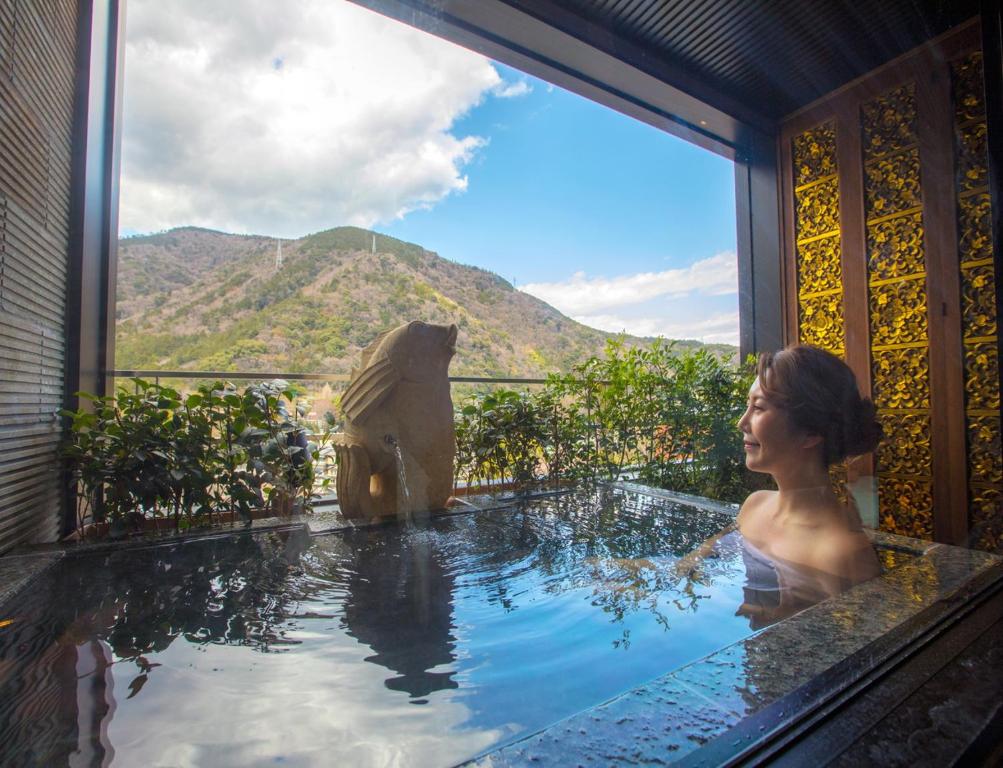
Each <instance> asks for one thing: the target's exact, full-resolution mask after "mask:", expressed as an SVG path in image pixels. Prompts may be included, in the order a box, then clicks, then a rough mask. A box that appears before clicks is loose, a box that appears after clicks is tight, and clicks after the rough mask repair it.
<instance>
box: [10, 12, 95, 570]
mask: <svg viewBox="0 0 1003 768" xmlns="http://www.w3.org/2000/svg"><path fill="white" fill-rule="evenodd" d="M77 13H78V9H77V4H76V2H74V1H73V0H53V2H46V3H35V2H31V1H30V0H0V551H3V550H6V549H9V548H11V547H13V546H15V545H17V544H19V543H22V542H28V541H39V540H52V539H54V538H55V537H56V535H57V532H58V528H59V524H60V517H61V515H60V509H59V507H60V484H59V477H60V462H59V457H58V443H59V440H60V438H61V431H60V422H59V419H58V412H59V410H60V408H61V407H62V402H63V396H64V391H63V390H64V366H65V337H66V333H65V331H66V327H65V325H66V321H65V316H66V289H67V268H68V251H69V220H70V197H71V189H70V174H71V142H72V138H73V134H72V131H73V118H74V111H73V110H74V103H73V100H74V76H75V62H76V28H77Z"/></svg>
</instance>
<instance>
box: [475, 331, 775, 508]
mask: <svg viewBox="0 0 1003 768" xmlns="http://www.w3.org/2000/svg"><path fill="white" fill-rule="evenodd" d="M753 375H754V374H753V372H752V368H751V366H750V365H748V364H746V365H743V366H739V367H734V366H730V365H727V364H725V363H723V362H721V360H720V359H719V358H718V357H716V356H714V355H713V354H711V353H710V352H708V351H706V350H703V349H701V350H697V351H695V352H694V351H689V350H678V349H677V347H676V346H675V345H674V344H673V343H667V344H666V343H662V342H655V343H654V344H653V345H652V346H651V347H647V348H642V347H626V346H624V345H623V344H622V343H620V342H617V341H611V342H609V343H608V344H607V347H606V352H605V355H603V356H602V357H592V358H589V359H588V360H586V361H585V362H584V363H581V364H579V365H576V366H574V368H573V369H572V371H571V373H569V374H566V375H552V376H550V377H549V378H548V380H547V383H546V385H545V386H544V387H543V388H542V389H540V390H537V391H536V392H534V393H532V394H528V393H523V392H516V391H514V390H496V391H494V392H491V393H476V394H473V395H471V396H470V397H468V398H467V399H466V400H464V401H463V403H462V404H461V407H460V408H459V410H458V411H457V414H456V422H455V423H456V438H457V459H456V479H457V481H459V480H460V479H463V480H465V481H466V482H467V483H469V484H480V483H483V482H485V481H487V482H491V481H500V480H505V481H508V482H514V483H515V484H516V485H518V486H524V485H527V484H530V483H533V482H541V481H550V482H560V481H566V480H579V479H590V480H616V479H618V478H621V477H623V476H625V474H629V475H630V476H631V477H636V478H638V479H639V480H641V481H643V482H646V483H650V484H652V485H656V486H659V487H663V488H668V489H672V490H677V491H683V492H688V493H696V494H700V495H703V496H709V497H712V498H717V499H722V500H728V501H739V500H741V499H742V498H744V497H745V495H746V494H748V492H749V491H750V490H751V489H753V488H755V487H761V485H762V483H761V482H760V481H759V479H758V478H756V477H755V476H753V475H751V473H749V472H748V471H747V470H746V469H745V457H744V453H743V451H742V442H741V437H740V435H739V432H738V429H737V426H736V425H737V422H738V419H739V417H740V416H741V414H742V411H743V410H744V409H745V399H746V394H747V392H748V389H749V386H750V385H751V383H752V378H753Z"/></svg>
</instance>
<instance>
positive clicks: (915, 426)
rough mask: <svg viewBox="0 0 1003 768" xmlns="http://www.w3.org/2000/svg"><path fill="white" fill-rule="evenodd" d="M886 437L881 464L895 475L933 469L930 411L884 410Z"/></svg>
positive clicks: (883, 425)
mask: <svg viewBox="0 0 1003 768" xmlns="http://www.w3.org/2000/svg"><path fill="white" fill-rule="evenodd" d="M880 421H881V428H882V429H883V430H884V438H883V439H882V441H881V445H880V446H879V447H878V468H879V470H880V471H881V472H882V473H888V474H892V475H923V476H929V475H930V474H931V473H932V472H933V454H932V452H931V448H930V417H929V415H928V414H926V413H892V412H889V411H884V412H882V413H881V414H880Z"/></svg>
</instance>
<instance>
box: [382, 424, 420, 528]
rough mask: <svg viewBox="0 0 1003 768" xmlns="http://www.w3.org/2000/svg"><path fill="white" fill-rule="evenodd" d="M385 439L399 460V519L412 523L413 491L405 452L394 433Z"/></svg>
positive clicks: (408, 523) (397, 460)
mask: <svg viewBox="0 0 1003 768" xmlns="http://www.w3.org/2000/svg"><path fill="white" fill-rule="evenodd" d="M384 440H386V443H387V445H389V446H391V447H392V448H393V452H394V458H395V460H396V462H397V519H398V520H400V521H402V522H404V523H405V524H407V525H410V524H411V523H412V522H413V521H414V516H413V514H412V512H411V491H410V490H409V489H408V484H407V472H406V471H405V470H404V454H403V453H401V447H400V444H398V442H397V441H396V440H395V439H394V436H393V435H387V436H386V437H385V438H384Z"/></svg>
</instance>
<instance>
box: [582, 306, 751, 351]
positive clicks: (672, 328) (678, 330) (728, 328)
mask: <svg viewBox="0 0 1003 768" xmlns="http://www.w3.org/2000/svg"><path fill="white" fill-rule="evenodd" d="M574 319H575V320H577V321H578V322H579V323H582V324H584V325H587V326H589V327H590V328H598V329H599V330H602V331H609V332H611V333H620V332H623V331H626V332H627V333H630V334H633V335H634V336H664V337H665V338H667V339H696V340H697V341H702V342H704V343H706V344H712V343H717V344H733V345H735V346H738V312H723V313H715V314H713V315H711V316H709V317H695V318H693V319H692V320H688V319H685V318H678V317H675V318H673V317H638V318H634V317H622V316H618V315H576V316H574Z"/></svg>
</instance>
